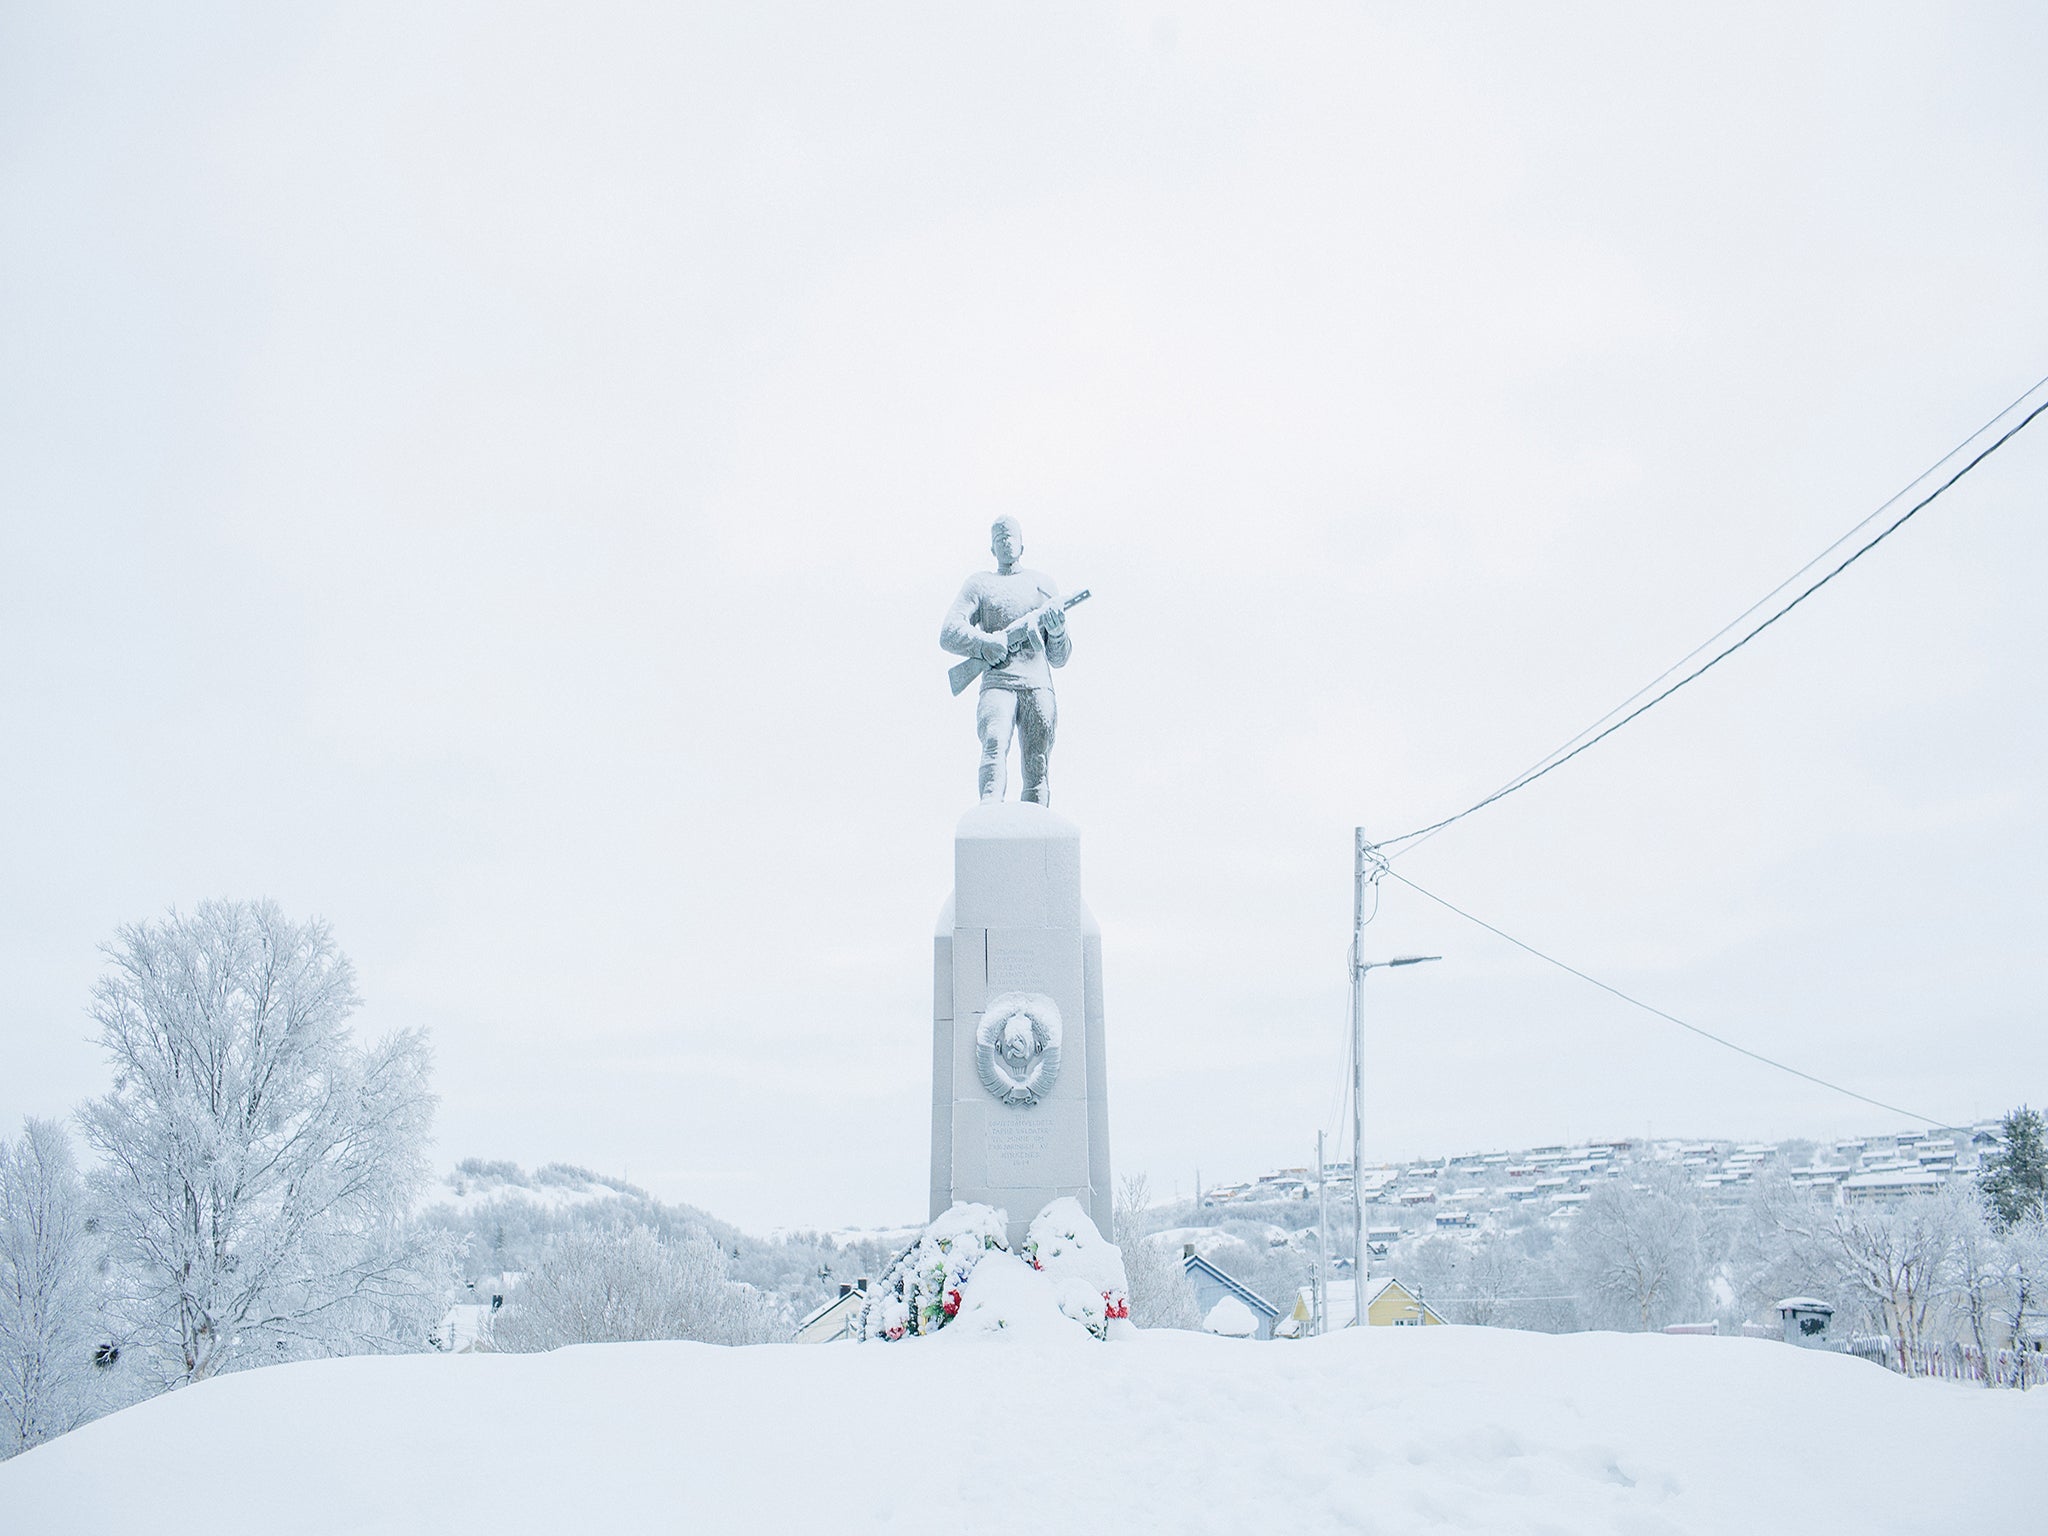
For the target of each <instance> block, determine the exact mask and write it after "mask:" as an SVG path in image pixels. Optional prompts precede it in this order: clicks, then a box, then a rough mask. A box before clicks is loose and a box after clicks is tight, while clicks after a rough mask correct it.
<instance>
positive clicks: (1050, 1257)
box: [1024, 1197, 1131, 1339]
mask: <svg viewBox="0 0 2048 1536" xmlns="http://www.w3.org/2000/svg"><path fill="white" fill-rule="evenodd" d="M1024 1253H1025V1257H1027V1258H1028V1259H1029V1260H1030V1261H1031V1267H1032V1268H1033V1269H1037V1270H1042V1271H1043V1272H1044V1273H1045V1277H1046V1278H1047V1279H1048V1280H1050V1281H1051V1282H1052V1287H1053V1297H1054V1299H1055V1300H1056V1301H1057V1303H1058V1304H1059V1309H1060V1311H1062V1312H1064V1313H1065V1314H1066V1315H1067V1316H1068V1317H1070V1318H1072V1319H1073V1320H1074V1321H1075V1322H1077V1323H1080V1324H1081V1325H1082V1326H1083V1327H1085V1328H1086V1329H1087V1330H1088V1331H1089V1332H1090V1333H1092V1334H1094V1335H1095V1337H1097V1338H1098V1339H1106V1338H1108V1337H1109V1335H1110V1329H1111V1325H1113V1324H1116V1323H1123V1324H1126V1325H1127V1326H1128V1324H1129V1320H1130V1316H1131V1285H1130V1281H1129V1280H1128V1279H1126V1278H1125V1276H1124V1256H1123V1253H1122V1252H1121V1250H1119V1249H1118V1248H1117V1246H1116V1244H1115V1243H1112V1242H1111V1241H1110V1240H1109V1239H1108V1238H1106V1237H1104V1236H1103V1235H1102V1233H1101V1231H1100V1230H1099V1229H1098V1228H1097V1227H1096V1225H1095V1223H1094V1222H1093V1221H1090V1220H1089V1219H1088V1213H1087V1212H1086V1211H1084V1210H1082V1209H1081V1202H1080V1201H1078V1200H1075V1199H1072V1198H1071V1197H1062V1198H1061V1199H1058V1200H1055V1201H1053V1202H1052V1203H1051V1204H1050V1205H1048V1206H1047V1207H1046V1208H1045V1209H1044V1210H1042V1211H1040V1212H1039V1213H1038V1216H1037V1219H1036V1220H1034V1221H1033V1222H1032V1223H1031V1230H1030V1232H1029V1233H1027V1234H1026V1236H1025V1238H1024Z"/></svg>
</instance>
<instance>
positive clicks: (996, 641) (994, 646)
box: [977, 635, 1010, 667]
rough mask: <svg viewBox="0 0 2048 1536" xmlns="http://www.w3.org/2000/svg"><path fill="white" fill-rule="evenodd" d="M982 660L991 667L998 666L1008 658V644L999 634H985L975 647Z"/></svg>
mask: <svg viewBox="0 0 2048 1536" xmlns="http://www.w3.org/2000/svg"><path fill="white" fill-rule="evenodd" d="M977 654H978V655H979V656H980V657H981V659H982V662H983V663H984V664H985V665H987V666H991V667H1000V666H1001V665H1002V664H1003V663H1004V662H1006V661H1008V660H1009V659H1010V646H1009V643H1008V642H1007V641H1006V640H1004V638H1003V637H1002V636H1001V635H985V636H983V637H982V640H981V642H980V644H979V646H978V647H977Z"/></svg>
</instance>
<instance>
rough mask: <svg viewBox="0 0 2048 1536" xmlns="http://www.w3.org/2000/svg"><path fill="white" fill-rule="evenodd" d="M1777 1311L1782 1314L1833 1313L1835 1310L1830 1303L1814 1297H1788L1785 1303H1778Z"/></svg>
mask: <svg viewBox="0 0 2048 1536" xmlns="http://www.w3.org/2000/svg"><path fill="white" fill-rule="evenodd" d="M1777 1309H1778V1310H1779V1311H1780V1312H1832V1311H1834V1310H1835V1309H1834V1308H1833V1307H1832V1306H1830V1305H1829V1304H1828V1303H1826V1302H1824V1301H1821V1300H1820V1299H1819V1298H1817V1297H1813V1296H1787V1297H1786V1298H1785V1299H1784V1300H1783V1301H1780V1302H1778V1303H1777Z"/></svg>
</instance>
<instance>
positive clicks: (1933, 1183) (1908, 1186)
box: [1841, 1167, 1948, 1205]
mask: <svg viewBox="0 0 2048 1536" xmlns="http://www.w3.org/2000/svg"><path fill="white" fill-rule="evenodd" d="M1947 1182H1948V1180H1946V1179H1944V1178H1943V1177H1942V1176H1941V1175H1940V1174H1938V1173H1935V1172H1934V1171H1933V1170H1931V1169H1923V1168H1919V1167H1913V1168H1874V1169H1871V1170H1870V1171H1868V1172H1866V1173H1855V1174H1851V1175H1850V1176H1849V1177H1848V1178H1846V1179H1844V1180H1842V1185H1841V1188H1842V1199H1843V1201H1844V1202H1846V1203H1848V1204H1851V1205H1862V1204H1874V1203H1892V1202H1896V1201H1899V1200H1904V1199H1907V1198H1909V1197H1911V1196H1913V1195H1931V1194H1933V1193H1935V1192H1936V1191H1937V1190H1939V1189H1940V1188H1941V1187H1942V1186H1943V1185H1944V1184H1946V1183H1947Z"/></svg>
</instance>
